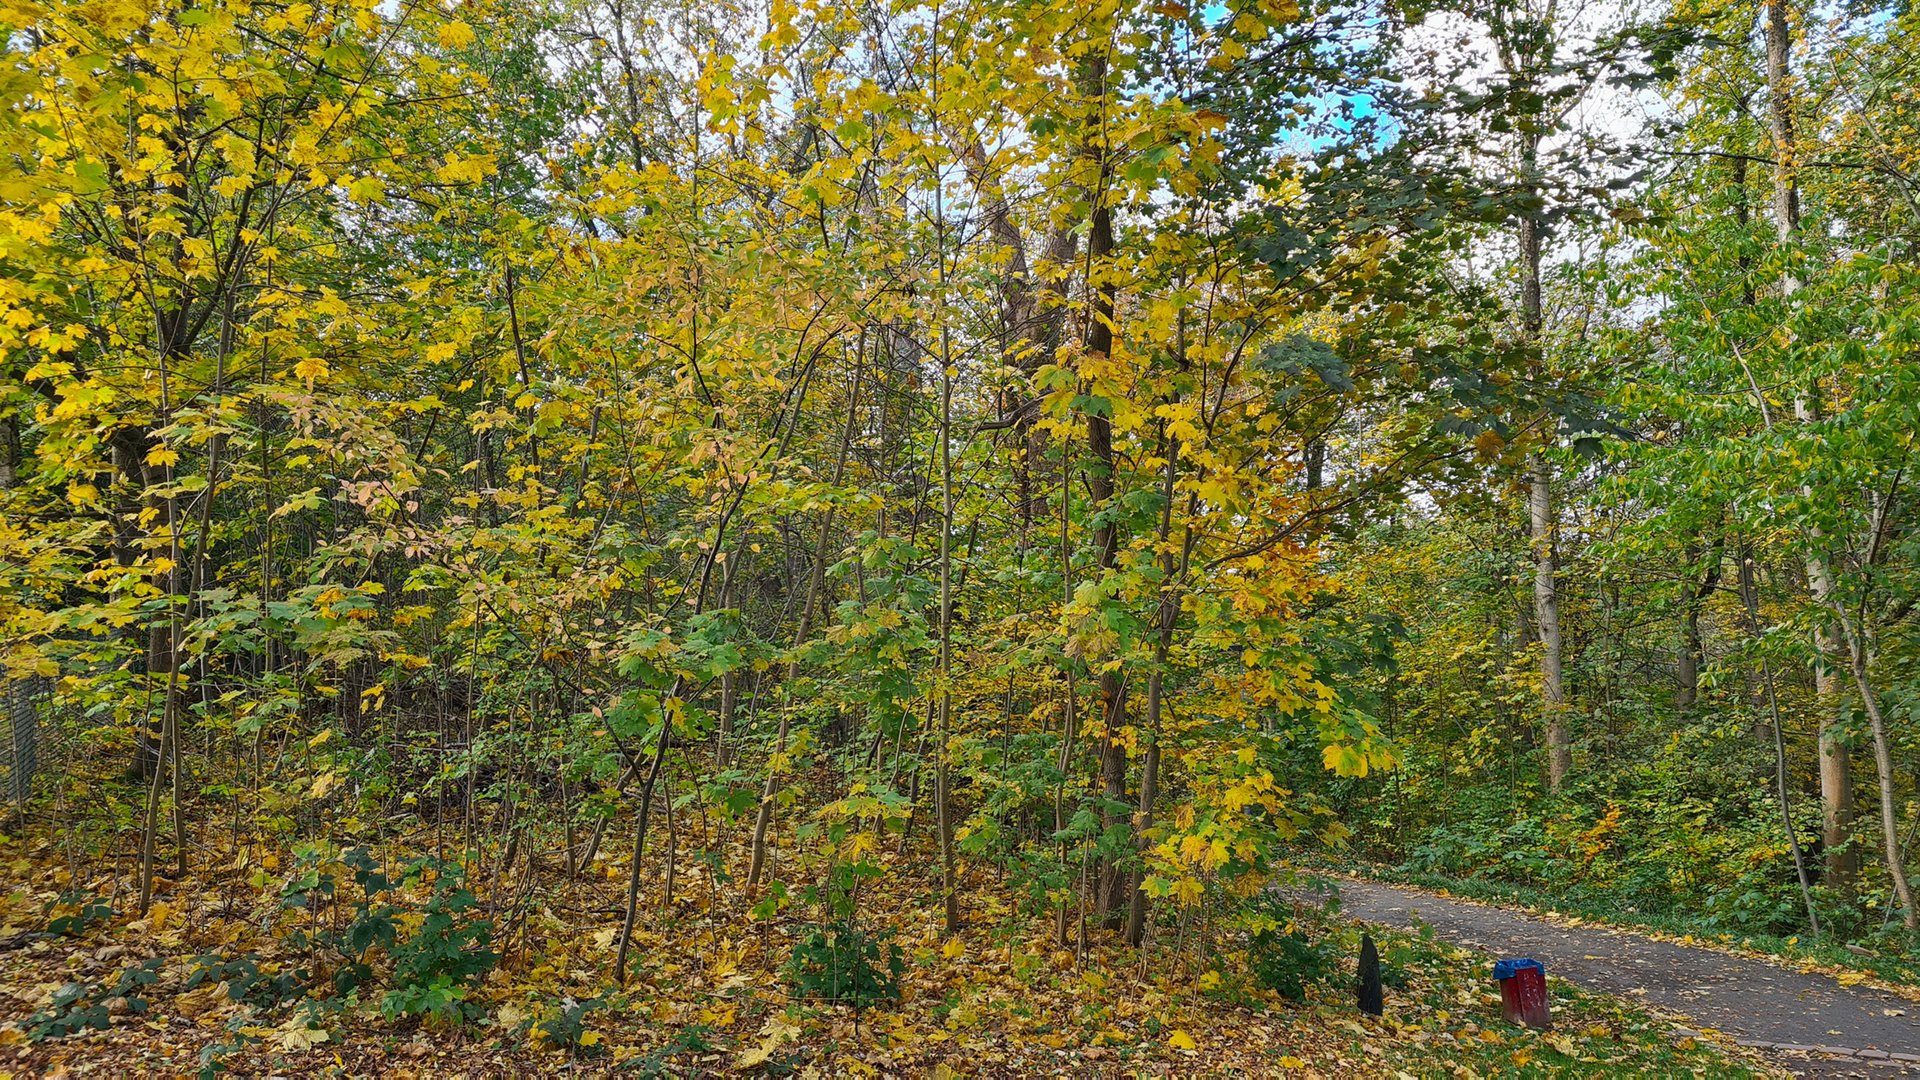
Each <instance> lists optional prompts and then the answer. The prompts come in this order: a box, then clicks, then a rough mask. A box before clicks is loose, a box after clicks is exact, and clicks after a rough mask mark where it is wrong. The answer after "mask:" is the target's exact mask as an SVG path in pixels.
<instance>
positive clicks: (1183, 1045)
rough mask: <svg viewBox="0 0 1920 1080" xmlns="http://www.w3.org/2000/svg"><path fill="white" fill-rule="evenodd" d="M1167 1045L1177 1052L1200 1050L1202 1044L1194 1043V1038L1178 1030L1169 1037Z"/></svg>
mask: <svg viewBox="0 0 1920 1080" xmlns="http://www.w3.org/2000/svg"><path fill="white" fill-rule="evenodd" d="M1167 1045H1168V1046H1171V1047H1173V1048H1174V1049H1175V1050H1198V1049H1199V1048H1200V1044H1199V1043H1197V1042H1194V1041H1193V1036H1191V1035H1189V1034H1187V1033H1186V1032H1184V1031H1181V1030H1179V1029H1177V1028H1176V1029H1175V1030H1174V1033H1173V1034H1171V1035H1169V1036H1167Z"/></svg>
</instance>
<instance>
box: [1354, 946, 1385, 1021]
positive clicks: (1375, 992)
mask: <svg viewBox="0 0 1920 1080" xmlns="http://www.w3.org/2000/svg"><path fill="white" fill-rule="evenodd" d="M1386 1005H1387V993H1386V989H1385V988H1384V987H1382V986H1381V985H1380V950H1379V949H1376V948H1374V945H1373V935H1372V934H1367V933H1362V934H1361V935H1360V1011H1361V1012H1363V1013H1366V1014H1367V1015H1368V1016H1379V1015H1380V1013H1381V1012H1382V1011H1383V1010H1384V1009H1385V1008H1386Z"/></svg>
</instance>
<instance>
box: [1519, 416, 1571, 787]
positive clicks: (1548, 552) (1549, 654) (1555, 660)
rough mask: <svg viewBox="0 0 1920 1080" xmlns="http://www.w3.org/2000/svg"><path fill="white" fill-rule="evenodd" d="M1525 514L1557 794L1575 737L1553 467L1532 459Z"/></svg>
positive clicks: (1551, 781)
mask: <svg viewBox="0 0 1920 1080" xmlns="http://www.w3.org/2000/svg"><path fill="white" fill-rule="evenodd" d="M1531 472H1532V475H1531V477H1530V479H1529V483H1528V487H1527V514H1528V517H1529V519H1530V520H1531V522H1532V538H1533V560H1534V562H1533V566H1534V569H1533V613H1534V620H1535V621H1536V622H1537V623H1538V624H1539V632H1540V707H1541V709H1542V710H1543V711H1544V712H1545V713H1546V728H1547V790H1549V791H1556V792H1557V791H1559V790H1560V788H1561V786H1562V785H1563V784H1564V783H1565V782H1566V778H1567V773H1568V771H1569V770H1570V769H1571V768H1572V767H1573V736H1572V732H1571V731H1570V730H1569V728H1568V725H1567V706H1566V701H1567V697H1566V689H1565V687H1564V685H1563V684H1562V682H1561V674H1560V662H1561V652H1560V649H1561V645H1560V585H1559V581H1558V566H1557V560H1556V556H1555V552H1554V543H1553V539H1554V537H1553V534H1554V528H1553V466H1552V465H1551V464H1549V463H1548V462H1547V460H1546V458H1545V457H1544V456H1542V455H1540V454H1538V453H1536V454H1534V455H1533V461H1532V469H1531Z"/></svg>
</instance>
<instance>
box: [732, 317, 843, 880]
mask: <svg viewBox="0 0 1920 1080" xmlns="http://www.w3.org/2000/svg"><path fill="white" fill-rule="evenodd" d="M865 341H866V339H865V336H864V335H863V336H862V338H861V346H860V347H859V348H858V349H857V350H856V352H855V359H854V365H853V378H852V379H851V380H849V382H848V386H847V415H846V421H845V423H844V424H843V425H842V427H841V429H840V450H839V453H838V455H837V456H836V457H835V458H834V462H833V484H834V486H835V487H838V486H839V485H840V481H841V479H842V478H844V477H845V475H846V470H847V453H848V450H849V448H850V447H851V446H852V445H853V427H854V422H855V420H856V419H857V418H858V416H859V413H860V380H861V376H862V374H863V373H864V371H865V364H866V355H867V353H866V346H865ZM797 407H798V406H796V408H797ZM833 518H834V512H833V507H832V506H831V505H829V506H828V507H827V509H826V510H825V511H823V512H822V513H821V515H820V531H819V533H818V534H817V535H816V536H815V537H814V545H813V561H812V563H811V565H810V567H809V569H808V572H807V595H806V600H805V602H804V603H803V604H802V606H801V608H800V618H799V621H798V623H797V624H796V625H795V627H794V631H793V649H794V655H793V657H792V658H791V659H789V660H788V661H787V675H786V679H785V680H784V681H782V683H781V691H782V694H783V695H784V694H786V693H787V692H789V690H790V688H791V684H792V682H793V680H794V678H795V676H797V675H798V674H799V673H800V658H799V655H798V653H799V649H800V646H802V645H805V644H806V643H807V637H808V635H809V634H811V633H812V632H813V611H814V608H815V607H816V606H818V604H819V603H820V593H821V591H822V589H823V588H824V586H825V584H826V576H827V544H828V543H829V542H831V541H832V539H833ZM792 718H793V709H792V702H791V701H787V702H784V703H783V704H782V705H781V708H780V728H779V730H778V731H777V732H775V733H774V740H773V741H774V753H776V754H784V753H786V750H787V736H788V735H789V734H790V733H791V731H792ZM778 791H779V777H778V776H776V775H775V774H774V769H773V767H772V765H771V764H769V765H768V767H767V775H766V779H765V781H764V782H763V783H762V784H761V788H760V806H759V808H758V809H757V810H756V811H755V812H754V816H753V839H752V841H751V842H750V844H749V852H750V853H749V855H748V856H747V888H749V889H752V888H756V887H758V886H759V884H760V875H761V873H762V872H763V871H764V870H765V868H766V860H767V830H768V829H769V828H770V827H772V825H773V798H774V795H775V794H776V793H777V792H778Z"/></svg>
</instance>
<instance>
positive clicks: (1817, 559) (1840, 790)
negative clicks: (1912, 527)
mask: <svg viewBox="0 0 1920 1080" xmlns="http://www.w3.org/2000/svg"><path fill="white" fill-rule="evenodd" d="M1765 14H1766V18H1765V22H1766V36H1767V98H1768V116H1769V121H1770V125H1769V126H1770V133H1771V136H1772V140H1773V157H1774V162H1775V164H1774V168H1773V224H1774V231H1775V234H1776V236H1777V237H1778V238H1779V241H1780V243H1781V244H1783V245H1785V244H1790V243H1792V241H1793V239H1794V234H1795V233H1796V232H1798V231H1799V227H1800V189H1799V180H1798V175H1797V170H1798V163H1797V160H1796V143H1795V140H1794V131H1793V73H1792V48H1793V40H1792V37H1791V34H1790V31H1789V27H1788V12H1787V4H1786V0H1767V5H1766V13H1765ZM1799 290H1800V281H1799V279H1798V278H1797V277H1796V276H1795V275H1794V274H1793V273H1792V272H1791V271H1789V272H1788V273H1786V274H1783V275H1782V276H1781V279H1780V292H1781V296H1782V297H1783V298H1785V299H1787V300H1788V301H1789V303H1791V300H1792V297H1793V295H1794V294H1795V293H1797V292H1799ZM1820 411H1821V409H1820V393H1819V387H1818V386H1817V385H1815V384H1813V383H1812V382H1811V381H1809V382H1807V383H1805V384H1803V385H1801V386H1800V387H1799V388H1798V389H1797V391H1796V392H1795V395H1794V402H1793V412H1794V417H1795V418H1796V419H1797V420H1799V421H1800V422H1801V423H1803V424H1806V423H1812V422H1814V421H1817V420H1818V419H1819V418H1820ZM1803 494H1809V495H1810V494H1811V492H1809V491H1805V490H1804V489H1803ZM1809 538H1810V539H1811V540H1812V542H1813V549H1814V550H1813V553H1812V554H1811V555H1809V556H1808V558H1807V588H1808V591H1809V593H1810V594H1811V597H1812V600H1813V603H1814V606H1815V607H1816V608H1825V607H1828V606H1829V604H1830V601H1831V599H1832V596H1833V577H1832V574H1831V571H1830V568H1829V567H1828V565H1827V558H1826V555H1825V554H1824V552H1823V551H1821V543H1822V537H1821V535H1820V533H1819V531H1818V530H1817V529H1816V530H1813V531H1812V532H1811V534H1810V537H1809ZM1814 646H1815V649H1816V651H1817V652H1818V654H1819V659H1818V661H1817V662H1816V664H1815V667H1814V697H1815V708H1816V710H1817V712H1818V715H1819V716H1820V818H1821V833H1822V843H1823V845H1824V846H1825V848H1826V861H1827V866H1826V874H1827V884H1829V885H1831V886H1833V887H1834V888H1836V889H1841V890H1845V889H1849V888H1851V887H1852V884H1853V877H1854V873H1855V872H1856V870H1857V869H1858V867H1859V856H1858V854H1857V853H1855V852H1854V851H1853V850H1852V844H1851V840H1852V834H1853V770H1852V764H1851V762H1850V761H1849V759H1848V752H1847V745H1846V736H1845V732H1844V730H1843V729H1842V728H1841V726H1840V715H1839V700H1838V698H1839V694H1838V689H1839V682H1838V674H1839V673H1838V672H1837V671H1836V670H1835V668H1836V666H1837V664H1836V661H1837V658H1838V656H1839V651H1840V650H1839V647H1838V643H1837V642H1836V641H1835V640H1834V633H1833V629H1832V627H1831V626H1825V625H1823V626H1821V627H1820V628H1819V629H1818V630H1816V631H1815V635H1814Z"/></svg>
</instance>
